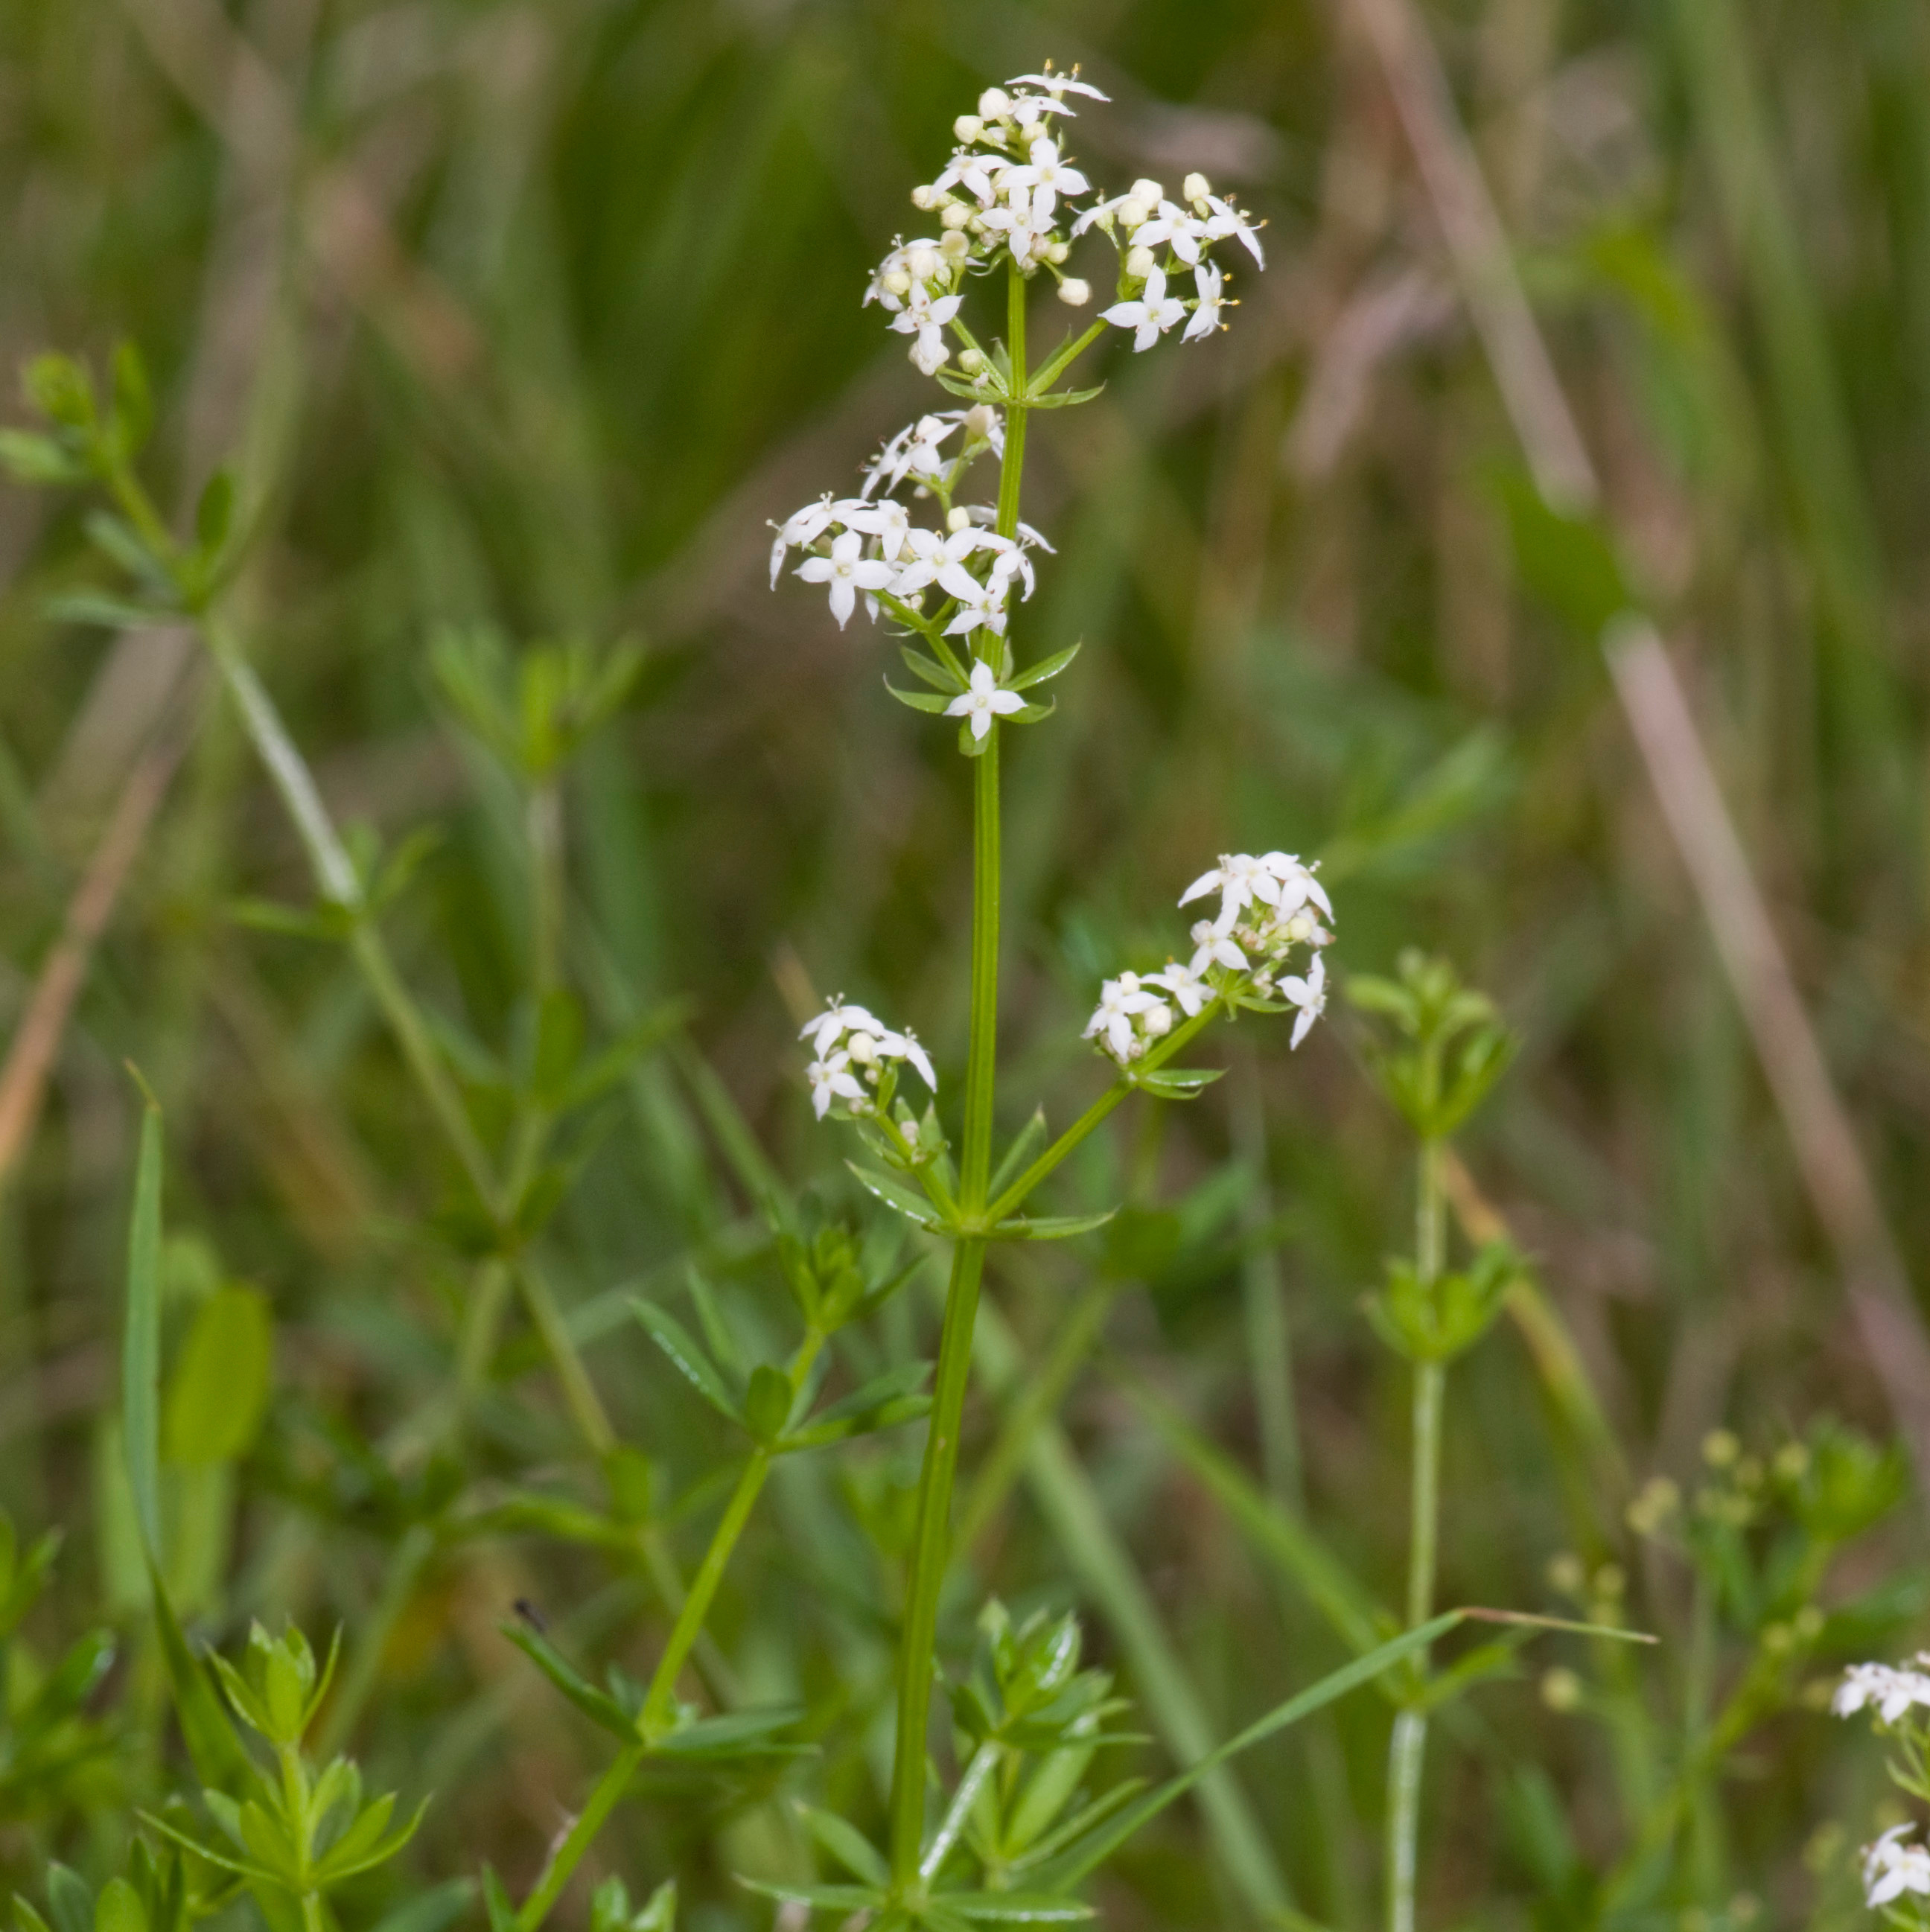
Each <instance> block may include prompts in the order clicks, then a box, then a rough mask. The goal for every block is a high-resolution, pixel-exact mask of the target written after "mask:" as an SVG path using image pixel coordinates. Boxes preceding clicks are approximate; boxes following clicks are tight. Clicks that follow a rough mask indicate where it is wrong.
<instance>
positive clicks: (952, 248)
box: [938, 228, 971, 268]
mask: <svg viewBox="0 0 1930 1932" xmlns="http://www.w3.org/2000/svg"><path fill="white" fill-rule="evenodd" d="M938 252H939V254H941V255H943V256H944V258H945V260H947V262H949V263H950V264H951V265H952V266H953V268H956V267H957V266H958V265H959V263H961V262H962V261H963V260H965V257H967V256H968V255H969V254H971V237H970V236H968V235H967V234H965V232H964V231H963V230H962V229H957V228H947V229H946V230H945V232H944V234H943V235H941V236H939V238H938Z"/></svg>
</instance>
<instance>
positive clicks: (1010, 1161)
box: [986, 1107, 1050, 1201]
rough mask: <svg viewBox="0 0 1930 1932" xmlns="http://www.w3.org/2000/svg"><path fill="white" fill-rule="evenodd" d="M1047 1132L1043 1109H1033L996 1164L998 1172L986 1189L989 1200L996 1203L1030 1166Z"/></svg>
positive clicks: (1039, 1150)
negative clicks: (1001, 1158)
mask: <svg viewBox="0 0 1930 1932" xmlns="http://www.w3.org/2000/svg"><path fill="white" fill-rule="evenodd" d="M1049 1133H1050V1130H1049V1128H1048V1127H1046V1110H1045V1109H1044V1108H1043V1107H1038V1108H1035V1109H1034V1110H1033V1113H1032V1118H1031V1119H1030V1120H1029V1121H1027V1122H1026V1123H1025V1125H1024V1126H1023V1127H1021V1128H1020V1129H1019V1131H1018V1133H1016V1135H1015V1136H1013V1141H1012V1145H1010V1147H1009V1148H1007V1149H1006V1150H1005V1156H1004V1159H1003V1160H1001V1161H1000V1162H999V1163H998V1172H997V1173H996V1174H995V1175H993V1176H992V1179H991V1181H990V1183H989V1184H988V1186H987V1187H986V1193H987V1195H988V1196H989V1198H990V1199H992V1200H994V1201H996V1200H997V1199H998V1198H999V1196H1001V1195H1002V1194H1003V1193H1004V1192H1005V1190H1006V1189H1007V1187H1010V1185H1011V1184H1012V1183H1013V1181H1016V1180H1017V1179H1018V1178H1019V1175H1022V1174H1023V1173H1024V1172H1025V1170H1026V1169H1027V1168H1028V1167H1030V1166H1031V1164H1032V1163H1033V1160H1034V1158H1035V1157H1037V1155H1038V1154H1040V1153H1041V1152H1042V1151H1043V1149H1044V1148H1045V1145H1046V1138H1047V1136H1048V1135H1049Z"/></svg>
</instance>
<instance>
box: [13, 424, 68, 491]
mask: <svg viewBox="0 0 1930 1932" xmlns="http://www.w3.org/2000/svg"><path fill="white" fill-rule="evenodd" d="M0 469H5V471H6V472H7V473H8V475H10V476H11V477H12V478H13V479H14V481H15V482H17V483H27V484H37V483H38V484H59V483H82V482H85V481H86V479H87V474H88V470H87V466H86V463H83V461H81V460H80V458H79V457H77V455H74V452H72V451H71V450H70V449H68V447H67V446H65V444H64V443H61V442H59V440H57V439H56V438H55V437H50V436H41V435H38V434H36V433H35V431H32V430H22V429H0Z"/></svg>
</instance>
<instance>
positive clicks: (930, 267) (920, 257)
mask: <svg viewBox="0 0 1930 1932" xmlns="http://www.w3.org/2000/svg"><path fill="white" fill-rule="evenodd" d="M905 267H906V268H907V269H909V270H910V271H911V279H912V280H913V281H914V282H929V281H930V280H931V279H932V277H933V276H934V275H936V274H937V273H938V251H937V250H936V249H935V248H914V249H913V250H912V251H911V254H908V256H906V257H905Z"/></svg>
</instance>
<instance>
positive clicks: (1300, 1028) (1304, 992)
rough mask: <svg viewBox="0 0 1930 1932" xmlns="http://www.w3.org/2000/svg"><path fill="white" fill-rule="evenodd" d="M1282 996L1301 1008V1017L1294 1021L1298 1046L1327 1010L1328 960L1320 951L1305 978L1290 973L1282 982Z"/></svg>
mask: <svg viewBox="0 0 1930 1932" xmlns="http://www.w3.org/2000/svg"><path fill="white" fill-rule="evenodd" d="M1280 998H1282V999H1283V1000H1284V1001H1286V1003H1287V1004H1288V1005H1289V1006H1290V1007H1298V1008H1299V1009H1300V1017H1299V1019H1297V1020H1295V1022H1294V1023H1293V1039H1292V1045H1293V1046H1298V1045H1299V1044H1300V1043H1301V1041H1302V1040H1304V1039H1305V1038H1306V1037H1307V1034H1309V1033H1310V1032H1311V1031H1313V1022H1315V1021H1316V1020H1317V1019H1319V1017H1320V1016H1321V1015H1322V1013H1325V1011H1326V1010H1327V962H1326V960H1325V958H1324V957H1323V956H1322V955H1321V954H1319V953H1315V954H1314V956H1313V966H1312V968H1310V971H1308V973H1307V977H1306V978H1305V979H1304V980H1303V979H1301V977H1300V976H1299V975H1298V974H1297V973H1289V974H1287V976H1286V978H1285V979H1283V980H1281V981H1280Z"/></svg>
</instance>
